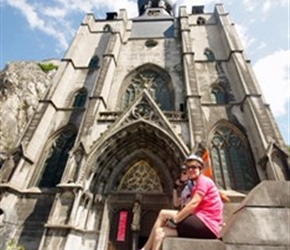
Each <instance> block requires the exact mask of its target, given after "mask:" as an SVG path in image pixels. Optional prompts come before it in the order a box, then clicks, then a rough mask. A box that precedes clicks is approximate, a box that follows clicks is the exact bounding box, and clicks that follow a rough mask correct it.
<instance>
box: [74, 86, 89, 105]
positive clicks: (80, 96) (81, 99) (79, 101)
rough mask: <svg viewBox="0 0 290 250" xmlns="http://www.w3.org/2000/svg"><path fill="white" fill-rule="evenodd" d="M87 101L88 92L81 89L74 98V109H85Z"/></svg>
mask: <svg viewBox="0 0 290 250" xmlns="http://www.w3.org/2000/svg"><path fill="white" fill-rule="evenodd" d="M86 100H87V91H86V89H81V90H79V91H78V92H77V94H76V95H75V98H74V102H73V107H74V108H81V107H84V106H85V104H86Z"/></svg>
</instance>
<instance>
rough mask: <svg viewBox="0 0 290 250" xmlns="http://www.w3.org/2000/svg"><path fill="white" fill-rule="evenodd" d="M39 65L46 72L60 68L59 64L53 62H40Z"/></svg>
mask: <svg viewBox="0 0 290 250" xmlns="http://www.w3.org/2000/svg"><path fill="white" fill-rule="evenodd" d="M38 65H39V67H40V68H41V69H42V71H43V72H45V73H47V72H49V71H51V70H54V69H58V66H57V65H54V64H53V63H39V64H38Z"/></svg>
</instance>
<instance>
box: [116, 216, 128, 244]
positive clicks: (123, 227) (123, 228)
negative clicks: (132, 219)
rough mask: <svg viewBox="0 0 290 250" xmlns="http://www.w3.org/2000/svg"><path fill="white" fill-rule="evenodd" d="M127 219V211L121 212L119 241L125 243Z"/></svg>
mask: <svg viewBox="0 0 290 250" xmlns="http://www.w3.org/2000/svg"><path fill="white" fill-rule="evenodd" d="M127 217H128V212H127V211H121V212H120V218H119V226H118V234H117V241H125V238H126V228H127Z"/></svg>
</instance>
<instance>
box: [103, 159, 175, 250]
mask: <svg viewBox="0 0 290 250" xmlns="http://www.w3.org/2000/svg"><path fill="white" fill-rule="evenodd" d="M170 204H171V202H170V197H169V196H168V195H167V194H165V192H164V188H163V186H162V181H161V179H160V178H159V176H158V173H157V172H156V170H155V169H154V167H153V166H151V165H150V164H149V163H148V162H147V161H146V160H144V159H142V160H138V161H137V162H135V163H134V164H133V165H132V166H130V167H129V168H128V170H127V171H126V173H125V174H124V175H123V177H122V179H121V181H120V184H119V186H118V188H117V190H116V191H115V192H113V193H111V194H110V196H109V198H108V205H109V214H110V215H109V217H110V234H109V247H108V249H110V250H124V249H139V248H141V246H142V245H143V244H144V243H145V242H146V240H147V238H148V236H149V234H150V230H151V228H152V226H153V224H154V221H155V219H156V217H157V215H158V213H159V211H160V209H162V208H165V207H170Z"/></svg>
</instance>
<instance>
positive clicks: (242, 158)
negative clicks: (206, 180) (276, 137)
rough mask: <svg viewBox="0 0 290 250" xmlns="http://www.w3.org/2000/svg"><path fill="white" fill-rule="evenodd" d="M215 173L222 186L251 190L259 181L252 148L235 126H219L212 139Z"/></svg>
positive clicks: (229, 188) (219, 184) (218, 182)
mask: <svg viewBox="0 0 290 250" xmlns="http://www.w3.org/2000/svg"><path fill="white" fill-rule="evenodd" d="M211 156H212V161H213V173H214V178H215V181H216V183H217V184H218V186H219V187H220V188H223V189H228V190H231V189H232V190H237V191H249V190H251V189H252V188H253V187H254V186H255V185H256V184H257V183H258V177H257V173H256V171H255V169H254V166H255V165H254V162H253V158H252V156H251V150H250V148H249V147H248V143H247V140H246V138H245V136H243V134H242V133H241V132H240V131H239V130H238V129H237V128H235V127H231V126H226V125H225V126H219V127H218V128H217V129H216V131H215V132H214V134H213V137H212V140H211Z"/></svg>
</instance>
